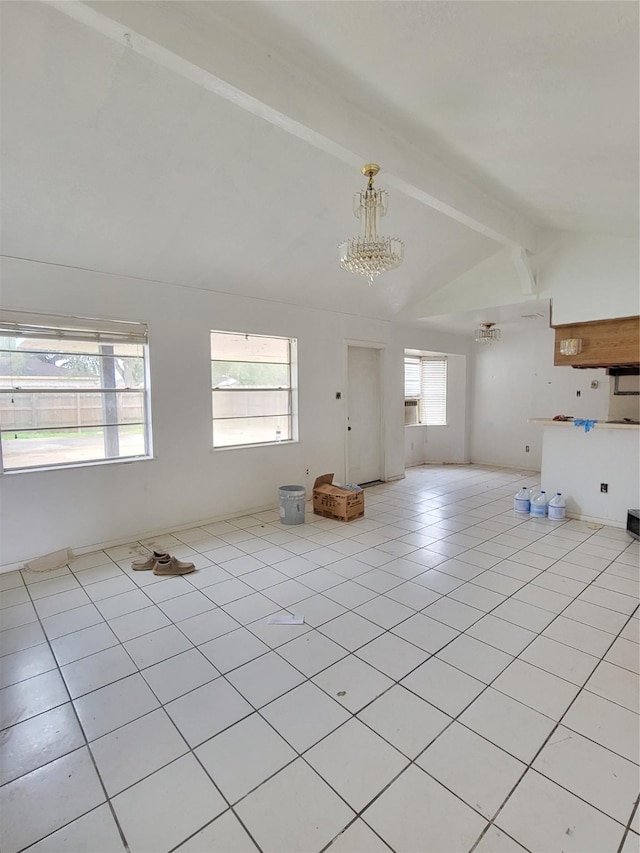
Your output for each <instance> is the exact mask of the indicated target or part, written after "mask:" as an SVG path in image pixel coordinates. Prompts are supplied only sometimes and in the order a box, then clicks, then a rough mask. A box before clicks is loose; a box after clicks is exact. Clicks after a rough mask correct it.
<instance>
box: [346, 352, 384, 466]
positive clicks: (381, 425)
mask: <svg viewBox="0 0 640 853" xmlns="http://www.w3.org/2000/svg"><path fill="white" fill-rule="evenodd" d="M350 347H360V348H366V349H375V350H378V353H379V354H378V390H379V392H380V414H379V422H378V428H379V435H380V447H379V465H380V479H381V480H383V481H386V479H387V465H386V460H387V453H386V448H387V444H386V435H385V418H384V404H385V385H384V376H385V367H386V359H387V344H386V343H383V342H382V341H361V340H358V339H356V338H345V342H344V387H345V388H346V389H347V399H346V400H345V403H346V405H345V407H344V471H345V481H346V480H348V479H349V431H348V426H349V348H350Z"/></svg>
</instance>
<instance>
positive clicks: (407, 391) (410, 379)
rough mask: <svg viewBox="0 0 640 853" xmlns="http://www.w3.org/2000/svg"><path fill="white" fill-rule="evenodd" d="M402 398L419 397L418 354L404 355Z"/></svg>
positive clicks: (411, 398) (414, 398)
mask: <svg viewBox="0 0 640 853" xmlns="http://www.w3.org/2000/svg"><path fill="white" fill-rule="evenodd" d="M404 398H405V400H419V399H420V358H419V357H418V356H410V355H408V356H405V359H404Z"/></svg>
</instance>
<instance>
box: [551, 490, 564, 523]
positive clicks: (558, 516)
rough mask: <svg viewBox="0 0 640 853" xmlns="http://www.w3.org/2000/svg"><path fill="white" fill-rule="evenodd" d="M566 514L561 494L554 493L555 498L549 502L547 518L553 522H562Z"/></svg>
mask: <svg viewBox="0 0 640 853" xmlns="http://www.w3.org/2000/svg"><path fill="white" fill-rule="evenodd" d="M565 514H566V504H565V502H564V498H563V497H562V493H561V492H556V495H555V497H553V498H551V500H550V501H549V518H550V519H552V520H553V521H562V520H563V519H564V517H565Z"/></svg>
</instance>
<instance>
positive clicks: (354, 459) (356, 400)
mask: <svg viewBox="0 0 640 853" xmlns="http://www.w3.org/2000/svg"><path fill="white" fill-rule="evenodd" d="M380 352H381V351H380V350H379V349H374V348H372V347H349V353H348V376H347V379H348V405H347V409H348V416H347V430H348V432H347V453H348V458H347V470H348V476H347V480H348V482H349V483H370V482H371V481H373V480H380V479H381V476H382V426H381V393H380Z"/></svg>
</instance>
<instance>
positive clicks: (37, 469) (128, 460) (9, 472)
mask: <svg viewBox="0 0 640 853" xmlns="http://www.w3.org/2000/svg"><path fill="white" fill-rule="evenodd" d="M155 459H157V456H130V457H125V458H123V459H97V460H95V461H87V462H67V463H64V464H62V465H39V466H34V467H33V468H7V469H5V470H4V471H2V472H1V476H3V477H9V476H14V475H16V474H43V473H45V472H46V471H70V470H73V469H74V468H99V467H102V466H104V465H131V464H132V463H134V462H153V461H154V460H155Z"/></svg>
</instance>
